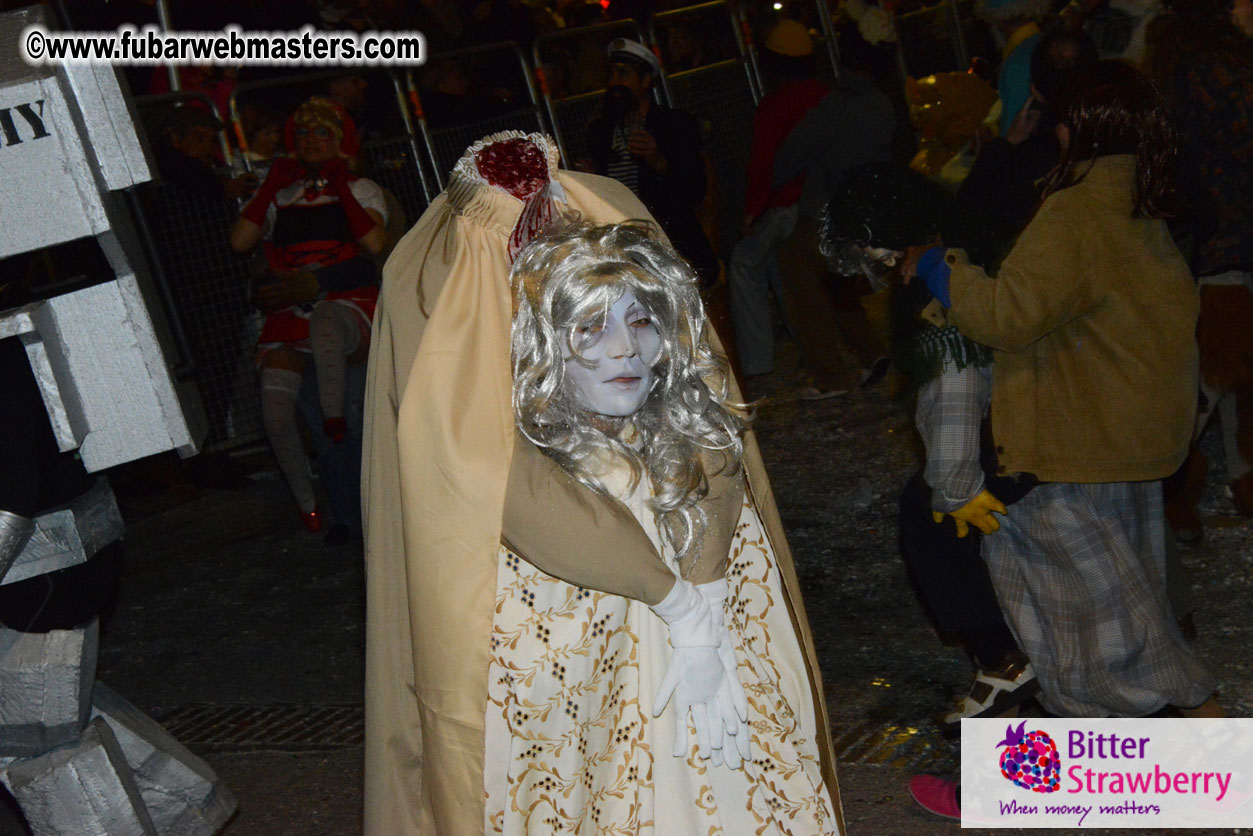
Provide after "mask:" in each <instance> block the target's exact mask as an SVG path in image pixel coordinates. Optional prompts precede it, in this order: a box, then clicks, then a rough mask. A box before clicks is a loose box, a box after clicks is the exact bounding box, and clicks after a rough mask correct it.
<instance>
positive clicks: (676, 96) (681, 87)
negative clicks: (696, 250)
mask: <svg viewBox="0 0 1253 836" xmlns="http://www.w3.org/2000/svg"><path fill="white" fill-rule="evenodd" d="M740 27H741V20H740V17H739V15H738V14H737V13H736V11H735V9H734V8H733V6H732V5H731V4H730V3H728V2H725V0H714V2H711V3H702V4H700V5H698V6H689V7H687V8H681V9H675V10H673V11H668V12H661V13H659V14H657V15H654V16H653V20H652V24H651V25H650V27H649V30H650V34H651V35H652V39H653V42H654V43H656V44H658V45H659V46H660V47H661V51H662V54H663V55H666V54H667V53H669V57H670V58H671V60H677V61H683V60H684V57H683V56H682V55H681V54H679V53H678V50H675V49H672V48H671V45H672V44H674V43H675V42H676V40H677V41H678V42H679V43H681V44H685V43H687V42H689V41H690V40H691V39H693V37H696V38H698V39H699V40H700V42H701V44H702V50H704V51H705V52H704V55H703V57H700V58H698V60H708V59H712V60H710V61H709V63H705V64H698V63H696V61H691V59H687V60H689V61H691V63H694V64H696V65H695V66H693V67H692V68H691V69H684V70H679V71H677V72H676V71H675V70H674V69H673V68H672V67H671V66H670V65H668V64H666V65H664V66H665V69H664V70H663V72H664V74H665V76H666V80H667V83H668V84H667V86H668V88H669V91H670V94H671V97H672V102H673V105H674V106H675V107H676V108H679V109H681V110H685V111H687V112H689V113H691V114H692V115H693V116H695V117H696V119H697V121H698V122H699V124H700V126H701V135H702V138H703V141H704V147H705V153H706V154H707V155H708V156H709V158H710V161H711V162H712V166H713V172H714V177H715V179H716V183H711V184H710V187H711V188H716V189H717V192H716V193H717V197H718V204H717V227H718V233H719V234H718V237H719V241H718V242H716V243H717V245H718V246H717V249H718V250H719V252H720V255H722V256H723V257H724V258H725V257H727V256H729V255H730V250H731V247H732V246H733V245H734V243H735V241H736V239H737V238H738V237H739V225H740V218H741V217H742V215H743V209H744V189H745V183H746V181H745V171H746V168H747V165H748V153H749V147H750V145H751V141H752V121H753V110H754V109H755V108H756V106H757V99H758V95H757V89H756V85H755V83H754V79H753V75H752V69H751V66H750V64H749V61H748V56H747V52H746V47H745V44H744V41H743V39H742V37H741V28H740ZM677 33H683V34H682V35H677Z"/></svg>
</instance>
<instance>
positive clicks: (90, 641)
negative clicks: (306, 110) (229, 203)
mask: <svg viewBox="0 0 1253 836" xmlns="http://www.w3.org/2000/svg"><path fill="white" fill-rule="evenodd" d="M32 26H42V27H43V28H44V29H45V30H52V29H54V28H55V27H54V26H53V25H51V21H50V20H49V19H48V17H47V15H46V14H45V11H44V9H43V8H42V7H40V6H29V7H26V8H21V9H17V10H14V11H11V12H6V13H4V14H0V128H2V129H3V130H0V205H2V206H4V207H5V209H4V223H3V224H0V257H5V256H10V255H15V254H18V253H23V252H29V251H32V250H36V249H40V248H43V247H48V246H51V245H54V244H60V243H64V242H67V241H72V240H75V239H79V238H83V237H86V236H89V235H90V236H92V237H94V238H95V239H96V241H97V242H98V243H99V245H100V247H101V249H102V250H103V252H104V254H105V256H106V257H107V259H108V261H109V265H110V267H111V268H112V270H113V277H112V278H107V277H102V280H101V281H99V282H98V283H96V284H91V285H89V286H87V287H79V288H78V289H76V290H72V291H70V292H68V293H62V294H61V295H58V296H53V297H51V298H49V299H43V300H40V301H37V302H33V303H31V304H28V305H24V306H22V307H18V308H10V309H7V310H0V339H2V338H8V337H18V338H20V339H21V341H22V344H23V346H24V348H25V349H26V356H27V358H28V360H29V361H30V364H31V369H32V370H33V371H34V373H35V378H36V380H37V381H38V383H39V389H40V393H41V395H42V396H43V402H44V407H45V409H46V411H47V413H48V420H49V423H50V425H51V427H52V430H53V433H54V435H55V436H56V439H57V444H58V446H59V447H60V449H61V450H62V451H70V450H77V451H78V455H79V457H80V458H81V459H82V461H83V465H84V466H85V467H86V468H87V470H88V471H89V472H98V471H101V470H104V469H105V468H109V467H112V466H114V465H118V464H122V463H125V462H128V461H133V460H135V459H139V458H143V457H145V456H151V455H154V454H156V453H161V452H165V451H167V450H176V451H178V453H179V454H180V455H183V456H189V455H193V454H194V453H196V452H197V451H198V449H199V444H200V440H201V439H203V437H204V433H205V420H204V412H203V410H202V409H201V406H200V401H199V398H198V397H197V395H196V392H195V388H194V385H193V384H192V383H191V382H190V381H184V382H180V381H178V380H177V378H176V375H175V374H174V373H173V371H172V369H171V366H172V363H171V361H170V359H169V358H174V357H177V353H176V352H174V351H172V350H171V349H172V346H173V345H174V341H173V339H172V336H171V332H170V329H169V324H168V323H167V321H166V320H165V318H164V314H163V308H162V306H161V302H160V297H159V295H158V294H157V292H156V288H155V285H154V284H153V282H152V280H151V274H150V272H149V269H148V266H147V262H146V260H145V257H144V255H143V253H144V248H143V246H142V243H141V241H140V239H139V237H138V235H137V234H136V233H135V230H134V229H133V228H132V226H131V222H130V215H129V213H128V211H127V207H126V205H125V203H124V201H123V197H122V195H121V190H122V189H126V188H129V187H131V186H134V185H136V184H139V183H143V182H146V181H147V180H150V179H152V171H153V166H152V165H151V163H150V162H149V154H148V149H147V148H146V146H145V145H144V142H143V140H142V139H141V138H140V136H139V134H138V133H137V132H136V130H135V121H136V119H135V112H134V107H133V105H132V103H131V102H130V101H129V99H128V98H127V97H126V96H125V95H124V94H123V93H122V88H121V86H120V85H119V83H118V76H117V72H116V70H115V69H114V68H112V67H110V66H108V65H104V64H86V63H82V64H61V65H54V64H43V65H29V64H27V63H25V61H24V59H23V58H22V57H21V56H22V52H21V39H22V38H23V37H25V36H26V33H27V32H28V30H29V28H30V27H32ZM92 278H96V277H92ZM3 396H4V393H3V392H0V397H3ZM18 523H22V524H24V523H23V522H22V521H20V520H8V521H7V522H6V524H7V525H10V527H12V525H14V524H18ZM33 523H34V526H33V531H21V532H18V533H20V534H22V537H20V538H19V537H10V538H8V540H11V541H12V542H13V543H14V546H13V549H12V551H15V552H16V554H7V553H6V554H3V555H0V558H2V560H0V584H3V583H14V582H16V581H20V580H26V579H28V578H33V577H37V576H39V575H43V574H46V573H48V572H53V571H57V570H59V569H64V568H66V567H69V566H73V565H75V564H78V563H84V562H86V561H87V560H88V559H90V558H91V557H92V555H94V554H95V553H96V552H98V551H99V550H100V549H101V548H103V547H104V546H106V545H108V544H109V543H111V542H114V541H115V540H117V539H119V538H120V537H121V536H122V535H123V533H124V524H123V521H122V517H121V514H120V513H119V512H118V507H117V502H116V501H115V499H114V497H113V492H112V491H111V490H110V489H109V485H108V482H107V481H106V480H105V479H104V478H103V477H102V478H100V479H99V480H98V481H97V483H96V484H95V486H94V487H93V488H92V489H91V490H89V491H88V492H87V493H86V494H84V495H83V496H81V497H78V498H77V499H75V500H74V501H73V502H71V503H69V504H67V505H65V506H63V507H60V508H53V509H50V510H48V511H46V512H45V513H43V514H40V515H39V516H38V517H37V518H36V519H35V520H34V521H33ZM27 533H29V539H26V534H27ZM19 546H20V551H19V550H18V548H19ZM98 648H99V626H98V624H97V622H96V621H94V620H93V621H92V622H90V623H89V624H87V625H85V626H82V627H79V628H77V629H74V630H53V631H50V632H47V633H23V632H18V631H16V630H10V629H7V628H0V782H3V783H4V785H5V786H7V787H8V788H9V791H10V792H11V793H12V794H13V797H14V798H15V799H17V802H18V804H19V805H21V807H22V812H23V814H24V815H25V816H26V821H27V824H28V825H29V826H30V828H31V830H32V832H33V833H34V834H36V836H68V834H88V833H103V834H109V836H123V835H124V834H126V835H129V834H136V836H213V834H215V833H217V832H219V831H220V830H221V829H222V828H223V827H224V826H225V824H226V823H227V821H228V820H229V819H230V818H231V816H232V815H233V814H234V812H235V808H236V802H235V798H234V797H233V796H232V795H231V794H230V792H229V791H228V790H227V789H226V788H225V787H223V786H222V785H221V783H220V782H219V781H218V779H217V776H215V775H214V773H213V770H211V769H210V768H209V766H208V765H207V764H206V763H205V762H204V761H202V760H201V759H200V758H198V757H196V756H195V755H193V754H192V753H191V752H190V751H188V750H187V749H186V748H184V747H183V746H181V745H179V743H178V742H177V741H175V740H174V739H173V738H172V737H171V736H170V735H169V734H168V733H167V732H166V731H165V730H164V729H163V728H161V726H160V725H159V724H157V723H156V722H155V721H153V720H152V719H151V718H149V717H146V716H145V715H144V714H143V713H141V712H140V711H139V710H138V709H136V708H135V707H134V706H132V705H131V704H130V703H128V702H126V701H125V700H124V699H122V698H121V697H119V696H118V695H117V694H115V693H113V692H112V691H110V690H109V689H108V688H106V687H104V686H103V685H101V684H99V683H97V682H96V681H95V679H96V658H97V652H98Z"/></svg>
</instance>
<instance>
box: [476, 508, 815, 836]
mask: <svg viewBox="0 0 1253 836" xmlns="http://www.w3.org/2000/svg"><path fill="white" fill-rule="evenodd" d="M727 579H728V582H729V584H730V589H731V595H730V597H729V600H728V603H727V610H726V618H727V622H728V626H729V627H730V628H731V631H732V634H733V636H734V637H735V642H736V644H735V653H736V658H737V660H738V664H739V671H740V675H741V681H742V682H743V683H744V687H745V692H746V693H747V695H748V698H749V713H750V716H749V722H750V728H751V734H752V745H753V758H752V760H751V761H750V762H748V763H746V764H745V767H744V769H743V770H742V771H741V772H738V773H736V775H737V776H738V777H737V778H735V779H728V778H726V777H725V776H724V775H723V774H722V771H723V770H724V768H723V767H713V766H711V764H710V763H709V762H708V761H705V760H702V759H700V758H699V756H698V754H697V751H696V747H695V745H694V740H693V741H692V746H691V748H690V749H689V751H688V752H687V753H686V755H687V757H686V758H684V760H685V761H686V762H687V764H688V765H689V767H690V768H689V770H688V772H687V773H686V774H688V775H691V776H692V781H693V784H692V787H693V788H692V790H691V791H690V792H691V793H692V795H691V796H690V797H689V799H690V800H689V802H688V803H690V804H692V805H694V808H695V810H699V811H700V815H701V817H702V818H708V819H709V822H710V823H709V824H708V826H707V830H705V831H702V832H705V833H707V836H723V834H724V833H725V832H730V833H734V834H740V833H744V834H747V833H755V834H795V836H801V834H805V835H806V836H811V835H816V834H824V835H825V834H831V833H834V830H835V827H834V820H833V818H832V814H831V809H830V801H829V800H828V798H827V795H826V793H825V791H823V790H822V788H821V778H820V772H819V766H818V754H817V749H816V746H815V745H814V743H813V741H812V740H810V739H809V738H808V737H807V736H806V734H805V733H804V730H803V728H802V723H801V722H800V720H799V718H798V717H797V715H796V711H797V708H798V707H797V706H793V705H792V704H790V703H789V699H788V697H787V696H786V695H785V694H784V689H783V688H781V683H782V682H783V680H784V676H783V672H782V671H781V670H780V668H779V663H778V662H777V659H778V658H799V657H798V655H797V653H796V652H792V653H791V654H790V656H789V654H787V653H784V654H781V655H780V654H779V653H777V650H778V648H776V643H777V642H779V641H782V642H784V643H785V644H786V643H787V642H788V641H790V642H791V647H792V650H793V651H795V650H796V647H795V642H796V639H795V636H794V635H790V630H791V627H790V620H789V619H788V616H787V613H786V611H785V610H783V609H782V600H781V599H780V598H778V597H777V596H778V595H779V594H780V593H779V591H778V590H779V580H778V573H777V570H776V568H775V564H774V559H773V552H772V550H771V547H770V544H769V542H768V541H767V538H766V535H765V532H764V528H763V527H762V525H761V522H760V520H759V518H758V516H757V513H756V511H755V509H754V508H753V507H752V506H751V504H750V503H748V502H746V503H745V506H744V509H743V511H742V514H741V518H740V522H739V524H738V525H737V528H736V536H735V538H734V540H733V542H732V548H731V553H730V563H729V567H728V570H727ZM630 606H631V605H630V602H628V601H627V600H626V599H624V598H621V597H618V596H613V595H605V594H602V593H597V592H590V591H588V590H584V589H579V588H578V587H574V586H571V585H569V584H566V583H564V582H563V581H560V580H557V579H556V578H552V577H550V576H548V575H546V574H544V573H543V572H541V571H539V570H538V569H536V568H535V567H533V566H532V565H531V564H529V563H527V562H526V561H525V560H521V559H519V558H518V556H516V555H514V554H511V553H509V552H508V551H506V550H504V549H503V548H502V550H501V563H500V569H499V573H498V578H497V601H496V615H495V619H494V624H493V633H492V663H491V670H490V671H489V704H488V712H487V722H488V730H487V759H488V761H487V769H486V770H485V773H486V774H489V775H501V776H503V778H504V780H500V781H496V782H493V781H492V780H491V779H490V778H489V785H488V786H486V787H485V791H486V794H487V818H486V822H487V825H488V827H489V832H495V833H504V834H509V836H521V834H529V833H539V832H543V833H569V834H586V835H587V836H593V835H594V836H619V835H621V836H626V835H627V834H630V836H637V834H652V833H653V821H654V801H655V790H656V791H664V790H665V789H666V788H654V786H653V781H654V774H655V773H654V768H655V766H656V764H654V762H653V756H652V748H653V747H652V745H651V742H650V725H649V724H650V722H651V721H652V718H651V717H648V716H645V711H644V708H643V705H642V704H641V701H640V696H641V695H640V693H639V688H640V678H641V672H640V664H641V656H640V654H641V645H640V637H639V636H638V635H637V634H636V632H635V630H634V629H633V628H632V626H631V620H630V617H629V612H630ZM646 617H651V614H647V613H646ZM772 623H774V624H775V625H776V627H775V629H777V630H785V629H786V630H787V631H789V635H780V636H775V635H772V632H771V624H772ZM654 652H655V651H654ZM793 674H795V672H793ZM800 678H801V680H802V681H803V679H804V674H803V671H802V672H801V674H800ZM789 681H790V680H789ZM789 687H790V686H789ZM810 725H811V726H812V718H811V720H810ZM689 734H691V732H690V730H689ZM669 750H670V740H669V739H666V740H665V741H664V742H663V743H661V744H660V746H659V751H660V752H662V753H664V754H662V757H666V758H669ZM727 774H730V773H727ZM729 780H737V781H739V782H740V784H739V785H738V786H739V789H738V791H737V792H726V787H727V786H728V784H727V783H725V782H727V781H729ZM719 781H722V782H724V783H721V784H720V783H719ZM718 786H721V787H722V788H723V793H722V795H721V796H720V794H719V792H718V789H717V788H718ZM720 798H721V802H722V803H721V805H720V804H719V799H720Z"/></svg>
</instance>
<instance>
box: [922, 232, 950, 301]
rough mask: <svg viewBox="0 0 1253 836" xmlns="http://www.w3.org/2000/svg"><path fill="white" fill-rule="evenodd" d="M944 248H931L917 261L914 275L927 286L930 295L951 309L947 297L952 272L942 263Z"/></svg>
mask: <svg viewBox="0 0 1253 836" xmlns="http://www.w3.org/2000/svg"><path fill="white" fill-rule="evenodd" d="M945 252H946V250H945V248H944V247H932V248H931V249H929V250H927V251H926V252H925V253H923V254H922V256H921V257H920V258H919V259H918V264H917V266H916V267H915V273H917V275H918V278H920V279H922V280H923V282H924V283H926V285H927V290H929V291H931V295H932V296H934V297H935V298H936V299H939V300H940V304H941V305H943V306H944V307H946V308H951V307H953V304H952V301H951V300H950V299H949V296H948V279H949V275H950V274H951V273H952V271H951V270H950V269H949V266H948V264H946V263H945V261H944V253H945Z"/></svg>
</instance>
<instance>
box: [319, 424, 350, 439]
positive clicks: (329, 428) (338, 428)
mask: <svg viewBox="0 0 1253 836" xmlns="http://www.w3.org/2000/svg"><path fill="white" fill-rule="evenodd" d="M322 432H323V433H325V434H326V437H327V438H329V439H330V440H331V442H332V443H333V444H342V443H343V441H344V437H345V436H347V435H348V422H347V421H345V420H344V419H343V418H327V419H326V420H325V421H323V422H322Z"/></svg>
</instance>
